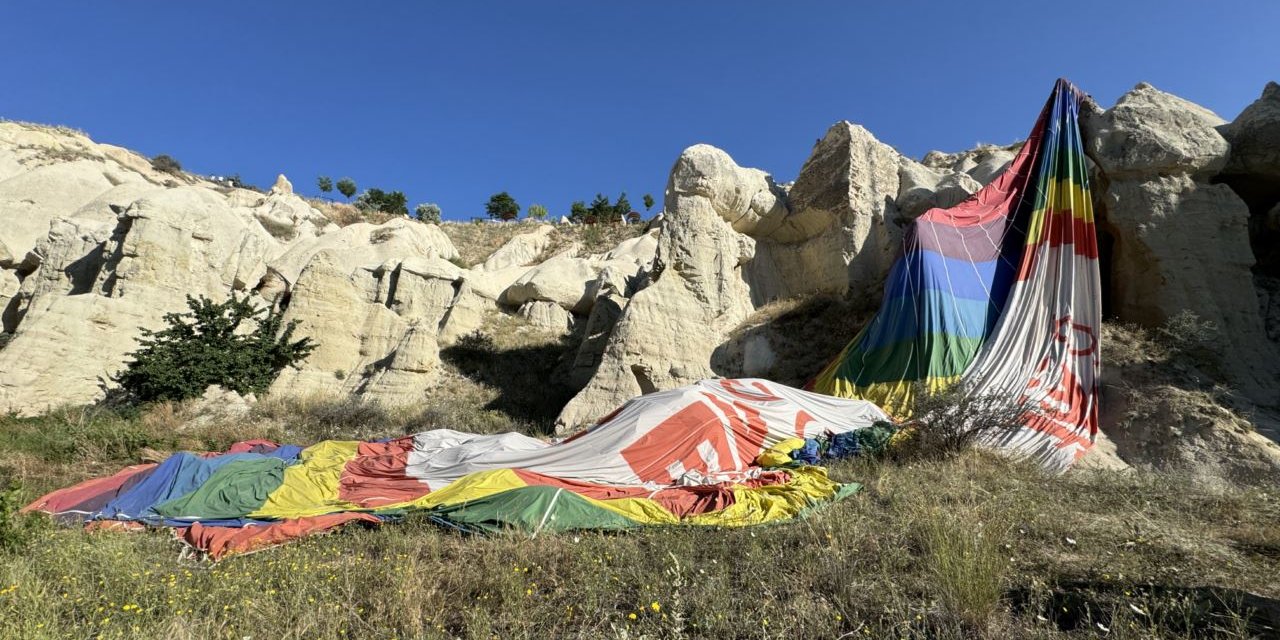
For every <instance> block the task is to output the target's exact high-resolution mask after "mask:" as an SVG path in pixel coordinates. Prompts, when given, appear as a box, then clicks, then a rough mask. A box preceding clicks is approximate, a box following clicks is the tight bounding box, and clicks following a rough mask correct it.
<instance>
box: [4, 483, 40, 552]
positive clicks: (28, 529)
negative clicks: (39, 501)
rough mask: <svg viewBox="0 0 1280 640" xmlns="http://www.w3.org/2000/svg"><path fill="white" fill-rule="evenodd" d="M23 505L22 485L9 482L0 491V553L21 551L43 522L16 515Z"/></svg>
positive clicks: (23, 515)
mask: <svg viewBox="0 0 1280 640" xmlns="http://www.w3.org/2000/svg"><path fill="white" fill-rule="evenodd" d="M24 503H25V501H24V500H23V499H22V485H21V484H19V483H18V482H16V481H13V480H10V481H9V482H8V483H7V484H6V485H5V487H4V488H3V489H0V553H12V552H14V551H20V550H22V549H23V548H24V547H26V546H27V544H28V543H29V542H30V541H31V539H32V537H33V536H34V534H35V532H36V531H37V529H38V528H39V527H40V525H41V523H42V522H43V521H42V520H41V519H39V518H35V517H32V516H28V515H27V514H24V513H18V510H19V509H21V508H22V506H23V504H24Z"/></svg>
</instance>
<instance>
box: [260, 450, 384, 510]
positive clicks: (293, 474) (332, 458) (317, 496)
mask: <svg viewBox="0 0 1280 640" xmlns="http://www.w3.org/2000/svg"><path fill="white" fill-rule="evenodd" d="M359 446H360V443H359V442H356V441H354V440H325V441H324V442H321V443H318V444H314V445H312V446H310V447H307V448H306V449H303V450H302V453H300V454H299V455H298V463H297V464H293V465H290V466H288V467H286V468H285V470H284V482H282V483H281V484H280V486H279V487H277V488H276V490H275V491H272V492H271V495H269V496H267V501H266V502H264V503H262V507H261V508H259V509H258V510H257V511H254V512H253V513H251V514H249V517H250V518H305V517H309V516H318V515H323V514H326V513H333V512H334V511H355V510H359V509H360V507H358V506H356V505H354V504H352V503H350V502H347V501H345V500H339V499H338V481H339V480H340V479H341V478H342V469H343V467H345V466H346V465H347V462H348V461H349V460H351V459H352V458H354V457H355V456H356V448H357V447H359Z"/></svg>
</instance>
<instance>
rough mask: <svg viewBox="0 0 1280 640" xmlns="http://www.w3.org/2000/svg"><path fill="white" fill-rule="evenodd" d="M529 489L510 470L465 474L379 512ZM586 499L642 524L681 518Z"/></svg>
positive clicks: (641, 503) (644, 506)
mask: <svg viewBox="0 0 1280 640" xmlns="http://www.w3.org/2000/svg"><path fill="white" fill-rule="evenodd" d="M527 486H529V485H528V483H526V482H525V481H524V480H522V479H521V478H520V476H519V475H517V474H516V472H515V471H513V470H511V469H495V470H493V471H479V472H476V473H470V474H467V475H465V476H463V477H461V478H458V479H457V480H455V481H453V482H451V483H449V486H447V487H445V488H443V489H440V490H439V491H432V492H431V493H428V494H427V495H425V496H422V497H421V498H418V499H417V500H414V501H412V502H403V503H398V504H391V505H386V506H384V507H380V509H394V508H406V509H431V508H433V507H443V506H450V505H455V504H461V503H463V502H469V501H471V500H479V499H481V498H487V497H489V496H491V495H494V494H497V493H502V492H503V491H509V490H511V489H519V488H521V487H527ZM582 497H583V498H584V499H585V500H587V501H589V502H591V503H592V504H594V505H596V506H598V507H600V508H602V509H608V510H609V511H612V512H614V513H617V514H619V515H622V516H624V517H627V518H630V519H632V520H635V521H636V522H640V523H643V524H674V523H676V522H679V521H680V519H679V518H677V517H676V516H675V514H673V513H671V512H670V511H668V510H666V509H665V508H664V507H663V506H662V505H660V504H658V503H657V502H654V501H653V500H650V499H648V498H618V499H616V500H596V499H594V498H587V497H586V496H582Z"/></svg>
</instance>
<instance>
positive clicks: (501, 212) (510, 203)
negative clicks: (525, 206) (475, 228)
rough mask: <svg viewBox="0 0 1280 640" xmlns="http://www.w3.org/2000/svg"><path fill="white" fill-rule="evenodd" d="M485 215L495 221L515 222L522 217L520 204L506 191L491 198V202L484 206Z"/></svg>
mask: <svg viewBox="0 0 1280 640" xmlns="http://www.w3.org/2000/svg"><path fill="white" fill-rule="evenodd" d="M484 210H485V213H488V214H489V217H490V218H492V219H494V220H502V221H507V220H515V219H516V218H517V217H518V216H519V215H520V203H518V202H516V199H515V198H512V197H511V194H509V193H507V192H506V191H502V192H500V193H495V194H493V195H492V196H489V202H487V203H485V205H484Z"/></svg>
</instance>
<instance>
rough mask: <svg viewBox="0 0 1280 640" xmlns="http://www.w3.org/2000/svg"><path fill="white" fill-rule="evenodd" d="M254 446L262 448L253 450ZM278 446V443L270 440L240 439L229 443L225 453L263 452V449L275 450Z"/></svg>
mask: <svg viewBox="0 0 1280 640" xmlns="http://www.w3.org/2000/svg"><path fill="white" fill-rule="evenodd" d="M256 447H262V449H259V450H258V451H254V449H255V448H256ZM279 448H280V444H279V443H276V442H272V441H270V440H261V439H258V440H241V441H240V442H237V443H235V444H233V445H231V448H230V449H227V450H226V453H264V452H265V451H275V450H276V449H279ZM264 450H265V451H264Z"/></svg>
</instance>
